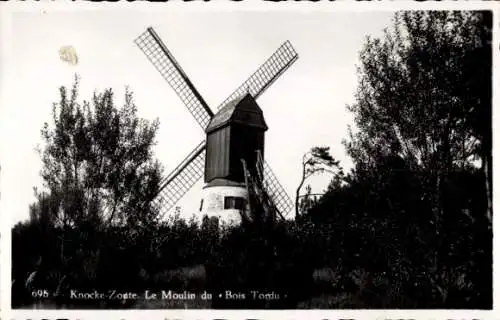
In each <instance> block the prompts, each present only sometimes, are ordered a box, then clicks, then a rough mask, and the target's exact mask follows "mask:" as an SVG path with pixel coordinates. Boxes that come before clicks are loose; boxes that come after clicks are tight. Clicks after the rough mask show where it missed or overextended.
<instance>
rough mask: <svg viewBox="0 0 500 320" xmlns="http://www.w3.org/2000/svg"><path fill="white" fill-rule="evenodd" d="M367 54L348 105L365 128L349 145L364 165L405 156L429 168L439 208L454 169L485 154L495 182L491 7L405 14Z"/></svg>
mask: <svg viewBox="0 0 500 320" xmlns="http://www.w3.org/2000/svg"><path fill="white" fill-rule="evenodd" d="M360 58H361V66H360V67H359V74H360V79H359V84H360V85H359V87H358V92H357V95H356V97H357V102H356V103H355V104H352V105H350V106H349V107H348V109H349V110H350V111H351V112H353V113H354V114H355V123H356V126H357V128H358V129H359V130H358V131H357V132H353V131H352V130H351V131H350V139H349V140H346V141H345V145H346V147H347V152H348V153H349V155H350V156H351V157H352V158H353V160H354V161H355V163H356V165H357V166H358V168H359V169H360V170H361V171H364V172H368V171H369V169H370V168H373V167H374V166H376V165H377V164H376V162H377V159H378V158H380V157H383V156H399V157H401V158H402V159H403V160H404V161H405V162H407V163H408V164H409V165H410V169H411V170H425V172H427V173H429V190H428V192H427V195H426V196H428V197H432V198H433V200H434V201H435V203H436V208H441V207H442V200H443V199H442V198H443V190H442V186H443V185H444V180H445V179H446V176H447V174H448V173H449V172H451V171H453V170H457V169H465V168H468V167H471V166H474V163H475V161H476V160H478V159H480V160H481V166H483V167H484V168H485V169H484V171H485V172H486V174H487V179H486V180H485V182H488V181H490V176H491V172H490V169H488V168H489V166H490V164H491V85H492V84H491V12H466V11H460V12H458V11H449V12H448V11H427V12H421V11H416V12H401V13H398V14H396V15H395V20H394V29H393V30H392V31H391V32H389V31H386V33H385V38H384V39H383V40H381V39H371V38H368V39H367V43H366V45H365V47H364V48H363V50H362V51H361V55H360ZM488 163H489V164H488ZM488 186H489V189H491V184H490V183H488ZM488 198H490V201H491V192H490V194H489V195H488ZM486 217H487V218H488V219H489V220H490V222H491V208H490V210H488V211H487V212H486Z"/></svg>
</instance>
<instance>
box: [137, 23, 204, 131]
mask: <svg viewBox="0 0 500 320" xmlns="http://www.w3.org/2000/svg"><path fill="white" fill-rule="evenodd" d="M134 42H135V43H136V44H137V46H138V47H139V48H140V49H141V50H142V52H144V54H145V55H146V57H147V58H148V59H149V60H150V61H151V63H152V64H153V65H154V66H155V68H156V69H157V70H158V71H159V72H160V74H161V75H162V76H163V78H164V79H165V80H166V81H167V82H168V84H169V85H170V86H171V87H172V89H174V91H175V93H176V94H177V95H178V96H179V98H180V99H181V100H182V102H183V103H184V104H185V105H186V107H187V108H188V110H189V112H191V114H192V115H193V117H194V118H195V119H196V121H197V122H198V123H199V125H200V126H201V128H202V129H203V130H205V128H206V127H207V125H208V123H209V122H210V118H211V117H212V116H213V112H212V111H211V110H210V108H209V107H208V105H207V103H206V102H205V100H203V98H202V96H201V95H200V94H199V92H198V90H196V88H195V87H194V85H193V84H192V83H191V81H190V80H189V78H188V76H187V75H186V73H185V72H184V70H182V68H181V66H180V65H179V63H177V61H176V60H175V58H174V56H173V55H172V53H171V52H170V51H169V50H168V49H167V47H166V46H165V44H164V43H163V42H162V41H161V39H160V37H159V36H158V35H157V34H156V32H155V31H154V30H153V28H148V29H147V30H146V31H144V32H143V33H142V34H141V35H140V36H139V37H137V39H135V40H134Z"/></svg>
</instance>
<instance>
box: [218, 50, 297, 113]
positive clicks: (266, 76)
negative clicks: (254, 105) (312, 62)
mask: <svg viewBox="0 0 500 320" xmlns="http://www.w3.org/2000/svg"><path fill="white" fill-rule="evenodd" d="M298 57H299V56H298V54H297V52H296V51H295V49H294V48H293V46H292V44H291V43H290V41H285V42H284V43H283V44H282V45H281V46H280V47H279V48H278V50H276V51H275V52H274V53H273V55H272V56H271V57H269V58H268V59H267V60H266V62H264V63H263V64H262V65H261V66H260V67H259V69H257V71H255V72H254V73H253V74H252V75H251V76H250V77H249V78H248V79H247V80H246V81H245V82H243V83H242V84H241V85H240V86H239V87H238V89H236V90H235V91H234V92H233V93H232V94H231V95H230V96H229V97H227V98H226V100H224V101H223V102H222V103H221V104H220V105H219V107H218V109H220V108H222V107H223V106H225V105H226V104H227V103H228V102H230V101H231V100H234V99H236V98H238V97H240V96H242V95H245V94H246V93H250V94H251V95H252V96H253V98H254V99H257V98H258V97H259V96H260V95H261V94H262V93H263V92H264V91H265V90H266V89H267V88H268V87H269V86H270V85H271V84H273V82H274V81H276V79H278V77H279V76H280V75H281V74H282V73H283V72H285V71H286V69H288V68H289V67H290V66H291V65H292V64H293V63H294V62H295V61H296V60H297V59H298Z"/></svg>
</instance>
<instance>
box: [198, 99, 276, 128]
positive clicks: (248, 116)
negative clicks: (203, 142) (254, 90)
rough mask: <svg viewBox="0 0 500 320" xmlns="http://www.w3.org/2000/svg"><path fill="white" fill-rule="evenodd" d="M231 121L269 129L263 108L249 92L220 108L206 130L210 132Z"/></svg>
mask: <svg viewBox="0 0 500 320" xmlns="http://www.w3.org/2000/svg"><path fill="white" fill-rule="evenodd" d="M229 123H240V124H244V125H246V126H251V127H257V128H261V129H263V130H267V125H266V122H265V121H264V115H263V113H262V110H261V109H260V107H259V105H258V104H257V102H256V101H255V99H254V98H253V97H252V95H251V94H249V93H247V94H245V95H241V96H239V97H237V98H235V99H233V100H231V101H229V102H228V103H227V104H226V105H225V106H223V107H222V108H220V110H219V111H218V112H217V113H216V114H215V115H214V116H213V117H212V119H211V120H210V123H209V124H208V126H207V128H206V129H205V132H206V133H209V132H211V131H214V130H216V129H218V128H220V127H223V126H225V125H227V124H229Z"/></svg>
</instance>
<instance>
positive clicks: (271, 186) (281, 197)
mask: <svg viewBox="0 0 500 320" xmlns="http://www.w3.org/2000/svg"><path fill="white" fill-rule="evenodd" d="M264 186H265V187H266V190H267V192H268V193H269V195H270V196H271V198H272V199H273V201H274V204H275V205H276V208H277V209H278V211H279V212H280V213H281V214H282V215H283V216H284V217H286V216H287V214H288V213H290V212H291V211H292V209H293V202H292V200H291V199H290V197H289V196H288V194H287V193H286V191H285V189H284V188H283V186H282V185H281V184H280V182H279V181H278V178H276V175H275V174H274V172H273V171H272V170H271V167H270V166H269V164H268V163H267V162H266V161H264Z"/></svg>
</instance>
